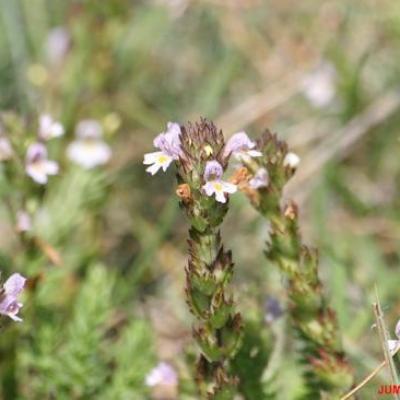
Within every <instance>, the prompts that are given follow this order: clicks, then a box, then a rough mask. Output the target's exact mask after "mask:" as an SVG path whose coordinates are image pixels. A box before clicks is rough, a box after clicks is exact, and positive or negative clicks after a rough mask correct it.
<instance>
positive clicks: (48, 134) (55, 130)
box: [39, 114, 64, 140]
mask: <svg viewBox="0 0 400 400" xmlns="http://www.w3.org/2000/svg"><path fill="white" fill-rule="evenodd" d="M62 135H64V127H63V126H62V124H61V123H60V122H58V121H54V120H53V118H52V116H51V115H49V114H42V115H41V116H40V117H39V138H40V139H42V140H49V139H52V138H55V137H60V136H62Z"/></svg>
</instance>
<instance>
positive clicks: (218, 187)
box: [213, 182, 222, 192]
mask: <svg viewBox="0 0 400 400" xmlns="http://www.w3.org/2000/svg"><path fill="white" fill-rule="evenodd" d="M213 186H214V189H215V190H216V191H217V192H220V191H222V185H221V184H220V183H219V182H214V183H213Z"/></svg>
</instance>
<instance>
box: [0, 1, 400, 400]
mask: <svg viewBox="0 0 400 400" xmlns="http://www.w3.org/2000/svg"><path fill="white" fill-rule="evenodd" d="M55 29H56V30H55ZM55 32H58V39H57V34H55ZM60 32H61V33H60ZM57 40H58V41H57ZM60 40H64V45H63V44H62V43H61V44H60ZM399 59H400V3H398V2H394V1H391V0H380V1H379V2H377V1H372V0H366V1H363V2H354V1H350V0H337V1H335V2H330V1H317V0H307V1H302V2H298V1H296V2H295V1H293V0H269V1H267V0H158V1H156V0H154V1H151V0H143V1H139V0H137V1H134V0H108V1H95V0H93V1H72V0H33V1H32V0H1V1H0V88H1V90H0V102H1V110H2V111H4V112H5V111H13V112H14V113H17V114H18V115H19V117H20V118H21V119H22V121H23V124H24V129H25V131H26V138H27V139H26V140H30V138H32V137H33V135H34V134H35V129H36V128H35V127H36V125H35V124H36V121H37V118H38V115H39V114H41V113H43V112H50V113H51V114H52V115H53V116H54V117H55V118H57V119H59V120H61V121H62V123H63V124H64V126H65V127H66V135H65V136H64V137H62V138H61V139H57V141H54V142H52V143H51V145H50V154H51V158H52V159H54V160H58V161H59V163H60V165H61V171H60V174H59V176H56V177H52V178H51V180H50V183H49V185H47V187H46V188H45V189H43V188H37V187H34V188H33V189H32V188H31V187H29V189H26V185H25V184H22V183H19V182H11V183H10V182H8V183H7V182H5V181H4V179H2V180H1V182H0V189H1V190H0V195H1V196H2V203H1V205H0V207H1V208H0V215H1V221H0V248H1V250H0V266H1V270H2V272H3V277H5V276H8V275H9V273H11V272H14V271H19V272H21V273H23V274H25V275H27V276H28V277H30V278H31V279H32V281H34V283H33V284H31V285H30V289H29V290H28V291H27V293H26V294H25V297H24V303H25V306H24V308H23V310H22V316H23V318H24V323H23V324H13V323H9V321H5V322H3V327H2V331H1V334H0V391H1V395H0V398H3V399H121V400H122V399H124V400H125V399H135V400H136V399H139V400H140V399H148V398H151V396H153V397H154V396H157V394H154V393H152V390H151V389H150V388H148V387H146V385H145V384H144V380H145V376H146V374H148V373H149V371H150V370H151V369H152V368H154V367H155V366H156V365H157V364H158V362H159V361H160V360H165V361H167V362H170V363H171V364H173V365H174V367H175V368H176V369H177V371H179V378H180V388H179V392H180V394H179V396H176V395H174V394H172V395H170V396H172V397H169V398H172V399H173V398H179V399H196V394H195V391H194V383H193V379H192V376H193V374H192V372H193V371H191V369H190V368H191V367H190V365H191V364H192V363H191V362H190V360H192V359H193V357H194V355H195V354H196V349H195V348H193V345H192V342H191V339H190V335H191V324H192V318H191V316H190V315H189V313H188V311H187V309H186V305H185V302H184V296H183V281H184V273H183V268H184V265H185V251H186V235H187V233H186V230H187V224H186V221H185V220H184V218H183V216H182V215H181V214H180V212H179V209H178V201H177V199H176V196H175V193H174V192H175V189H174V185H175V176H174V172H173V171H172V168H171V169H170V170H169V171H168V172H167V173H166V174H163V173H159V174H158V175H156V176H155V177H151V176H150V175H148V174H146V172H145V168H144V166H143V165H142V161H143V154H144V153H146V152H151V151H153V150H152V148H153V146H152V140H153V138H154V137H155V135H156V134H158V133H159V132H161V131H162V130H164V128H165V125H166V123H167V121H179V122H181V123H184V122H186V121H187V120H193V119H197V118H199V117H200V116H204V117H207V118H210V119H213V120H214V121H215V122H216V124H217V125H218V126H219V127H220V128H222V129H223V131H224V134H225V136H226V137H228V136H229V135H231V134H232V133H234V132H237V131H238V130H243V129H244V130H246V131H247V132H248V134H249V135H250V136H252V137H256V136H258V135H259V134H260V133H261V132H262V131H263V130H264V129H265V128H267V127H269V128H270V129H271V130H272V131H274V132H277V133H278V134H279V136H280V137H281V138H285V139H287V140H288V142H289V144H290V145H291V148H292V149H293V150H294V151H295V152H297V153H298V154H299V155H300V156H301V158H302V162H301V165H300V168H299V170H298V174H297V177H296V178H295V179H293V182H292V183H291V185H290V187H289V188H288V193H287V195H288V196H290V197H294V198H295V199H296V200H297V201H298V202H299V204H300V207H301V219H302V233H303V237H304V240H305V242H306V243H308V244H311V245H313V246H316V247H318V248H319V249H320V258H321V270H320V274H321V277H322V280H323V282H324V284H325V289H326V293H327V295H328V296H329V300H330V302H331V304H332V305H333V307H334V308H335V310H336V312H337V314H338V318H339V321H340V325H341V328H342V331H343V340H344V345H345V348H346V351H347V352H348V354H349V357H350V359H351V362H352V365H353V366H354V369H355V371H356V376H357V381H359V380H361V378H362V377H363V376H364V375H366V374H367V373H369V372H370V371H371V370H372V369H373V368H374V367H375V366H377V365H378V363H379V362H380V361H381V359H382V354H381V351H380V345H379V341H378V338H377V333H376V331H375V330H373V329H372V328H371V327H372V324H373V313H372V308H371V303H372V302H373V301H374V285H377V287H378V289H379V293H380V297H381V301H382V304H383V307H384V311H385V313H386V319H387V323H388V325H389V327H390V328H391V329H392V328H393V326H394V325H395V323H396V322H397V320H398V318H399V316H400V299H399V282H400V280H399V279H398V276H399V261H400V260H399V255H400V254H399V250H400V248H399V240H400V201H399V199H400V197H399V194H400V156H399V155H400V142H399V138H400V136H399V122H400V118H399V109H400V92H399V91H398V87H399V85H400V64H399V62H398V61H399ZM86 118H94V119H97V120H99V121H100V122H101V123H102V125H103V127H104V130H105V139H106V141H107V142H108V143H109V144H110V146H111V147H112V151H113V157H112V160H111V162H110V163H109V165H107V166H106V167H100V168H96V169H93V170H90V171H85V170H82V169H80V168H79V167H77V166H74V165H73V164H72V163H71V162H70V161H69V160H68V159H67V158H66V157H65V148H66V146H67V144H68V143H69V142H70V141H71V140H73V137H74V127H75V125H76V124H77V122H79V120H81V119H86ZM1 170H2V171H3V169H1ZM24 185H25V186H24ZM17 186H18V188H19V189H18V190H22V191H24V190H29V191H30V192H28V193H29V196H31V194H32V193H34V196H33V200H32V202H34V203H35V204H34V206H33V208H35V210H37V212H36V213H35V215H34V234H35V235H36V236H37V237H39V238H40V239H41V240H42V241H43V242H44V243H45V244H46V245H47V247H48V248H50V249H51V251H55V252H57V254H58V255H59V257H60V259H61V263H58V264H59V265H54V262H52V260H51V257H50V259H49V255H48V251H47V255H46V251H38V250H37V249H36V250H35V249H32V246H30V245H27V243H26V242H24V241H22V242H21V240H20V239H19V237H18V235H17V234H16V233H15V229H14V223H13V220H12V216H10V213H9V211H10V209H9V207H8V206H7V207H6V203H9V202H10V201H11V202H12V201H13V200H12V199H13V197H11V199H10V196H11V195H13V193H14V192H13V191H14V190H16V189H15V188H16V187H17ZM21 187H22V189H20V188H21ZM23 193H25V192H23ZM14 198H15V197H14ZM3 200H4V201H3ZM11 208H12V207H11ZM266 231H267V226H266V224H265V222H263V221H260V220H259V218H258V217H257V215H256V213H255V212H254V211H253V210H252V209H251V207H250V206H249V205H248V204H246V200H245V198H244V196H242V195H240V194H239V195H236V196H234V197H233V198H232V201H231V210H230V213H229V215H228V217H227V220H226V223H225V225H224V229H223V234H224V238H225V239H224V241H225V243H226V246H227V247H229V248H231V249H232V250H233V254H234V260H235V264H236V281H235V288H236V289H235V298H236V299H237V302H238V307H239V308H240V310H241V311H242V313H243V314H244V316H245V318H248V319H252V318H253V317H254V318H255V319H257V318H258V319H259V320H260V318H259V316H260V315H263V313H264V303H265V300H266V298H267V297H268V296H273V297H276V298H278V299H280V300H281V301H282V303H283V304H284V301H285V298H284V291H283V289H282V284H281V283H282V282H281V278H280V276H279V274H278V273H277V271H276V270H275V269H274V268H273V267H270V266H268V265H267V263H266V261H265V259H264V258H263V254H262V249H263V246H264V240H265V236H266ZM53 261H54V260H53ZM56 264H57V263H56ZM257 316H258V317H257ZM261 320H262V318H261ZM286 324H287V321H286V319H285V316H283V318H281V319H279V320H278V321H276V322H274V323H273V324H271V326H267V324H263V325H262V328H261V329H265V331H266V332H267V331H272V332H273V335H272V336H273V338H272V339H271V343H270V344H269V346H271V348H272V351H273V363H272V362H271V364H270V365H269V367H268V368H269V369H270V370H269V372H268V373H271V374H272V375H277V376H278V377H277V378H276V379H275V383H274V385H275V386H276V387H277V390H278V393H280V395H279V396H278V398H279V399H284V400H285V399H291V398H293V396H294V395H295V394H296V393H298V392H299V391H301V379H300V377H299V373H298V367H297V366H296V357H295V353H294V348H293V343H292V342H291V340H290V339H289V338H287V334H286V332H287V329H286ZM386 378H387V375H386V374H385V373H382V374H381V375H379V376H378V377H377V378H376V379H375V380H374V381H373V382H372V383H370V384H369V385H367V386H366V387H365V388H364V389H363V390H362V391H361V392H360V398H362V399H370V398H373V396H374V394H375V393H376V391H377V388H378V385H379V384H381V383H382V382H386ZM288 382H290V383H291V384H288ZM161 398H166V397H161ZM251 400H253V399H251ZM254 400H257V399H256V398H254Z"/></svg>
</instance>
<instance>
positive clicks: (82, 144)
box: [0, 114, 111, 185]
mask: <svg viewBox="0 0 400 400" xmlns="http://www.w3.org/2000/svg"><path fill="white" fill-rule="evenodd" d="M64 133H65V129H64V127H63V125H62V124H61V122H59V121H56V120H55V119H53V117H52V116H51V115H50V114H42V115H40V116H39V122H38V129H37V135H36V138H35V141H34V142H33V143H31V144H30V145H29V146H28V148H27V149H26V153H25V172H26V174H27V175H28V176H29V177H30V178H31V179H32V180H33V181H34V182H36V183H38V184H40V185H45V184H47V182H48V180H49V176H52V175H57V174H58V172H59V164H58V162H57V161H54V160H49V158H48V149H47V142H48V141H50V140H51V139H54V138H59V137H61V136H63V135H64ZM75 134H76V140H74V141H73V142H72V143H70V144H69V146H68V147H67V156H68V158H69V159H70V160H71V161H72V162H74V163H76V164H78V165H80V166H81V167H83V168H85V169H91V168H94V167H97V166H100V165H103V164H106V163H107V162H108V161H109V160H110V158H111V149H110V147H109V146H108V145H107V144H106V143H105V142H104V141H103V139H102V136H103V128H102V126H101V125H100V123H99V122H98V121H96V120H89V119H88V120H82V121H80V122H79V123H78V124H77V126H76V130H75ZM14 154H15V151H14V148H13V144H12V143H11V141H10V140H9V138H8V137H7V136H6V135H5V134H4V133H3V132H0V162H5V161H9V160H11V159H12V158H13V156H14Z"/></svg>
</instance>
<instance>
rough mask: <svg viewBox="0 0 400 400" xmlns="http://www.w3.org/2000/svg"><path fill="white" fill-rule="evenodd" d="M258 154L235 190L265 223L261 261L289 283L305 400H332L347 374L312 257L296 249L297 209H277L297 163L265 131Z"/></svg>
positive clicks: (346, 382) (343, 389) (345, 387)
mask: <svg viewBox="0 0 400 400" xmlns="http://www.w3.org/2000/svg"><path fill="white" fill-rule="evenodd" d="M257 149H259V150H260V151H261V153H262V156H261V157H259V158H257V159H251V160H247V161H246V160H245V161H244V166H245V168H246V170H247V171H248V173H249V175H243V174H242V177H243V179H242V182H241V184H240V186H239V187H240V189H242V190H243V191H244V193H246V195H247V196H248V197H249V199H250V201H251V202H252V204H253V205H254V207H255V208H256V209H257V210H258V211H259V212H260V213H261V214H262V215H263V216H264V217H265V218H266V219H268V220H269V221H270V225H271V230H270V242H269V244H268V247H267V251H266V256H267V258H268V260H270V261H271V262H273V263H274V264H275V265H277V266H278V268H279V269H280V271H281V272H282V274H283V275H284V276H285V277H286V278H287V280H288V297H289V307H288V311H289V314H290V317H291V320H292V323H293V326H294V329H295V331H296V332H297V333H298V337H299V341H301V343H302V347H301V348H302V357H303V360H304V362H305V364H306V365H307V366H306V373H305V376H306V381H307V383H308V389H309V393H308V396H309V398H311V397H312V398H314V397H315V398H317V397H318V398H319V397H321V395H323V396H327V395H328V394H329V396H330V397H327V398H337V397H338V396H339V395H340V394H343V393H346V391H347V390H348V388H349V387H350V386H351V384H352V382H353V376H352V371H351V369H350V367H349V365H348V364H347V362H346V360H345V357H344V353H343V350H342V346H341V341H340V334H339V328H338V325H337V321H336V317H335V314H334V312H333V311H332V310H331V309H330V308H329V307H328V306H327V305H326V301H325V298H324V296H323V293H322V284H321V282H320V280H319V277H318V257H317V253H316V251H313V250H310V249H308V248H307V247H306V246H304V245H302V243H301V238H300V235H299V228H298V209H297V205H296V204H295V203H293V202H289V203H287V204H286V205H285V206H283V207H281V205H280V203H281V198H282V191H283V187H284V185H285V184H286V183H287V181H288V180H289V179H290V178H291V177H292V176H293V174H294V172H295V169H296V167H297V165H298V163H299V161H300V159H299V157H298V156H297V155H296V154H294V153H290V152H288V148H287V145H286V143H284V142H281V141H279V140H278V139H277V137H276V135H272V134H271V133H270V132H268V131H267V132H266V133H265V134H264V135H263V136H262V137H261V138H260V139H259V140H258V141H257ZM263 169H264V170H266V171H268V176H269V180H268V184H267V185H257V182H258V178H259V174H260V170H263ZM249 176H250V178H249ZM251 176H252V178H251ZM257 186H258V187H257ZM307 398H308V397H307ZM324 398H325V397H324Z"/></svg>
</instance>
